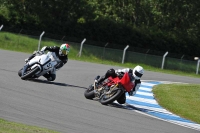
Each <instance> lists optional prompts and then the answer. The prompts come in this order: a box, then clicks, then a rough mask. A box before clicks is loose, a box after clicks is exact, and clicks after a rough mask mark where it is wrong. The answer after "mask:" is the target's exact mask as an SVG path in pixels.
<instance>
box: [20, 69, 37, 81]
mask: <svg viewBox="0 0 200 133" xmlns="http://www.w3.org/2000/svg"><path fill="white" fill-rule="evenodd" d="M38 71H40V68H39V67H38V66H37V67H35V68H33V69H31V70H29V71H26V72H25V74H24V75H23V76H21V79H22V80H26V79H29V78H32V77H33V75H34V74H36V73H37V72H38Z"/></svg>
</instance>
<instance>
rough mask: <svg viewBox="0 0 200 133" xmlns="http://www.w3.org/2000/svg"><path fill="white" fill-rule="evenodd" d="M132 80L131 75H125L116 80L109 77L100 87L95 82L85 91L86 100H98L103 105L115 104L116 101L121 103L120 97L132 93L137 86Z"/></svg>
mask: <svg viewBox="0 0 200 133" xmlns="http://www.w3.org/2000/svg"><path fill="white" fill-rule="evenodd" d="M99 77H100V76H97V77H96V78H95V79H96V80H97V79H98V78H99ZM131 79H132V78H131V75H129V74H128V73H125V74H123V75H121V76H117V77H115V78H112V77H109V78H108V79H107V80H105V81H104V82H102V84H100V85H97V84H96V82H94V84H92V85H90V86H89V88H88V89H87V90H86V91H85V93H84V95H85V98H87V99H97V100H99V102H100V103H101V104H103V105H106V104H110V103H113V102H114V101H115V100H117V102H118V103H121V102H120V99H119V98H120V96H121V95H122V94H123V93H125V92H130V91H131V89H132V88H133V87H134V85H135V84H134V83H133V82H132V80H131Z"/></svg>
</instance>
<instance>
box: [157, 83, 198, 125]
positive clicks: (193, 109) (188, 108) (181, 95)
mask: <svg viewBox="0 0 200 133" xmlns="http://www.w3.org/2000/svg"><path fill="white" fill-rule="evenodd" d="M153 93H154V96H155V98H156V100H157V101H158V103H159V104H160V105H161V106H163V107H165V108H166V109H167V110H169V111H170V112H172V113H174V114H177V115H179V116H181V117H183V118H186V119H188V120H191V121H194V122H197V123H199V124H200V113H199V112H200V106H199V105H200V84H161V85H157V86H155V87H153Z"/></svg>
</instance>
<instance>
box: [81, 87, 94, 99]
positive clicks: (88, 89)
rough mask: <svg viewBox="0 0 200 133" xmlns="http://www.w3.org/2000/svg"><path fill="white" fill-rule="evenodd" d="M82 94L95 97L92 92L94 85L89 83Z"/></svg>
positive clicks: (91, 97)
mask: <svg viewBox="0 0 200 133" xmlns="http://www.w3.org/2000/svg"><path fill="white" fill-rule="evenodd" d="M84 96H85V98H87V99H93V98H94V97H95V94H94V86H92V85H90V86H89V87H88V88H87V90H86V91H85V92H84Z"/></svg>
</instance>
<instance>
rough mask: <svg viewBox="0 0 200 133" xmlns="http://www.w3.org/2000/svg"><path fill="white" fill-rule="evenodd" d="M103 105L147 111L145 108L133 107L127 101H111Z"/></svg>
mask: <svg viewBox="0 0 200 133" xmlns="http://www.w3.org/2000/svg"><path fill="white" fill-rule="evenodd" d="M105 106H109V107H114V108H121V109H127V110H137V111H141V112H144V113H145V112H148V111H149V110H147V109H143V108H137V107H134V106H133V105H130V104H128V103H125V104H119V103H112V104H108V105H105Z"/></svg>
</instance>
